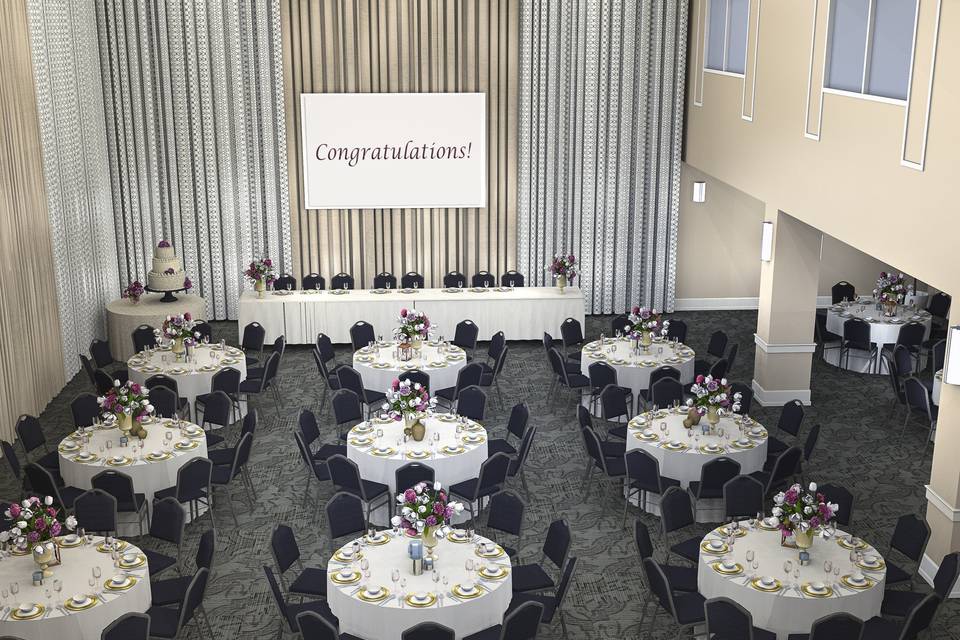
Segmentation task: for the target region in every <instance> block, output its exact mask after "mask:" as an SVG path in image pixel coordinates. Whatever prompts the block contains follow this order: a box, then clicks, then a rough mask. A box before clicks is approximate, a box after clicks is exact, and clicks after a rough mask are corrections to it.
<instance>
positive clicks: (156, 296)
mask: <svg viewBox="0 0 960 640" xmlns="http://www.w3.org/2000/svg"><path fill="white" fill-rule="evenodd" d="M176 295H177V301H176V302H160V298H162V297H163V294H162V293H147V294H144V295H143V296H142V297H141V298H140V302H138V303H137V304H133V303H132V302H130V300H128V299H125V298H118V299H117V300H114V301H112V302H109V303H107V336H108V337H109V339H110V350H111V351H112V352H113V357H114V358H116V359H117V360H126V359H127V358H129V357H130V356H132V355H133V354H134V353H135V352H134V350H133V330H134V329H136V328H137V327H139V326H140V325H142V324H146V325H149V326H151V327H153V328H155V329H156V328H157V327H159V326H160V325H161V324H163V321H164V320H165V319H166V318H167V316H171V315H176V314H178V313H188V312H189V313H190V315H192V316H193V318H194V319H195V320H199V319H202V318H204V317H206V313H207V302H206V300H204V299H203V298H201V297H200V296H194V295H187V294H184V293H178V294H176Z"/></svg>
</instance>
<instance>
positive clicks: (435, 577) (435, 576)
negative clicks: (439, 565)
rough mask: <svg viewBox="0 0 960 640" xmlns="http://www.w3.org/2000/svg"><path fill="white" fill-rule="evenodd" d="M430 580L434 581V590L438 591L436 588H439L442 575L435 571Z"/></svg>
mask: <svg viewBox="0 0 960 640" xmlns="http://www.w3.org/2000/svg"><path fill="white" fill-rule="evenodd" d="M430 579H431V580H433V588H434V589H436V588H437V585H438V584H439V583H440V574H439V573H437V570H436V569H434V570H433V571H432V572H431V573H430Z"/></svg>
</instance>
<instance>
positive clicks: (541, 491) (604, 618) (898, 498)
mask: <svg viewBox="0 0 960 640" xmlns="http://www.w3.org/2000/svg"><path fill="white" fill-rule="evenodd" d="M674 317H678V318H681V319H683V320H685V321H686V322H687V323H688V325H689V327H690V333H689V336H688V343H689V344H691V345H692V346H693V347H694V348H695V349H698V350H704V349H705V348H706V342H707V339H708V336H709V334H710V332H712V331H713V330H715V329H718V328H722V329H724V330H725V331H726V332H727V333H728V334H729V335H730V338H731V340H733V341H737V342H739V343H740V355H739V357H738V361H737V363H736V365H735V369H734V371H733V372H732V374H731V379H732V380H740V381H743V382H745V383H748V384H749V382H750V380H751V378H752V375H751V373H752V368H753V356H754V342H753V332H754V331H755V328H756V313H755V312H746V311H738V312H709V313H706V312H701V313H677V314H675V316H674ZM345 321H346V320H345ZM609 322H610V318H609V317H591V318H588V320H587V327H586V331H585V333H586V334H587V336H589V337H591V338H593V337H596V336H598V335H599V333H600V331H601V330H603V331H606V332H607V333H609ZM215 332H216V335H215V337H216V338H217V339H219V337H220V336H221V335H222V336H223V337H225V338H226V339H227V340H229V341H232V342H235V341H236V336H237V329H236V323H232V322H222V323H216V327H215ZM483 334H484V332H483V328H482V327H481V335H483ZM484 348H485V345H484ZM337 351H338V359H339V361H340V362H347V361H348V360H349V353H348V350H347V349H346V348H342V347H341V348H338V349H337ZM281 373H282V376H283V387H282V392H283V401H284V403H283V404H284V406H283V408H282V410H281V416H280V418H279V419H278V417H277V414H276V412H275V411H274V408H273V404H272V402H270V401H269V400H267V399H264V400H262V401H261V402H262V405H263V406H261V408H260V415H261V426H260V427H259V428H258V431H257V438H256V444H255V447H254V452H253V456H252V460H251V465H250V471H251V473H252V477H253V481H254V483H255V485H256V487H257V491H258V496H259V499H258V504H257V506H256V511H254V512H252V513H251V512H250V511H249V509H248V507H247V506H246V504H245V502H243V501H242V500H241V496H240V493H239V492H238V493H237V495H236V499H235V502H234V504H235V506H236V508H237V512H238V517H239V520H240V526H239V528H234V527H233V526H232V524H233V523H232V521H230V518H229V514H228V513H227V511H228V510H227V509H226V507H221V509H220V510H219V511H218V514H219V520H218V523H219V531H218V533H219V536H218V544H219V548H218V549H217V555H216V558H215V564H214V571H213V578H212V580H211V582H210V585H209V587H208V590H207V598H206V609H207V611H208V612H209V614H210V617H211V619H212V620H211V621H212V624H213V627H214V630H215V632H216V634H217V637H218V638H221V639H223V640H228V639H231V638H251V639H252V638H263V637H272V636H273V635H274V634H275V633H276V630H277V627H278V623H279V614H278V612H277V609H276V607H275V605H274V603H273V601H272V599H271V597H270V595H269V591H268V589H267V585H266V581H265V579H264V577H263V572H262V570H261V566H262V565H264V564H270V565H272V564H273V563H272V560H271V556H270V551H269V546H268V544H269V538H270V533H271V531H272V528H273V526H275V525H276V524H277V523H287V524H289V525H291V526H292V527H293V528H294V530H295V531H296V534H297V537H298V541H299V543H300V548H301V550H302V552H303V554H304V562H305V564H307V565H311V564H312V565H317V566H323V565H325V562H326V555H325V554H326V550H327V549H328V548H329V542H328V540H327V539H326V533H325V529H326V527H325V526H323V527H320V526H319V523H320V520H319V517H318V513H317V512H316V511H315V508H314V507H312V506H309V505H308V506H306V507H304V506H303V500H302V496H303V485H304V481H305V470H304V468H303V466H302V465H301V463H300V459H299V456H298V454H297V452H296V448H295V444H294V440H293V430H294V428H295V425H296V416H297V411H298V409H299V408H300V407H302V406H312V407H314V409H315V408H316V406H317V404H318V401H319V385H318V384H317V383H316V382H315V377H316V369H315V366H314V364H313V359H312V357H311V355H310V351H309V348H308V347H290V348H289V349H288V351H287V355H286V357H285V359H284V365H283V368H282V370H281ZM548 384H549V376H548V372H547V367H546V361H545V357H544V354H543V348H542V346H541V345H540V344H539V343H532V342H528V343H519V344H511V350H510V356H509V359H508V361H507V364H506V367H505V370H504V373H503V377H502V379H501V385H500V386H501V389H502V390H503V394H504V400H505V403H506V409H500V408H499V407H498V406H495V403H488V421H487V427H488V429H490V430H491V431H492V432H493V434H494V435H495V436H496V437H502V436H503V433H504V430H505V424H506V418H507V415H508V414H509V409H510V407H511V406H512V405H513V404H514V403H516V402H519V401H526V402H528V403H529V405H530V409H531V420H532V422H533V424H536V425H537V426H538V427H539V432H538V435H537V440H536V441H535V443H534V446H533V450H532V452H531V455H530V458H529V460H528V465H529V466H528V469H527V480H528V483H529V486H530V496H529V498H528V499H527V510H526V518H525V533H524V546H523V549H522V557H523V559H524V560H525V561H535V560H539V557H540V545H541V543H542V540H543V536H544V534H545V531H546V528H547V525H548V523H549V522H550V521H551V520H553V519H555V518H561V517H562V518H566V519H567V521H568V522H569V523H570V525H571V527H572V530H573V533H574V541H573V550H572V552H571V553H572V554H573V555H576V556H578V557H579V558H580V562H579V565H578V567H577V575H576V577H575V581H574V586H573V588H572V589H571V591H570V592H569V593H568V596H567V600H566V602H565V604H564V610H565V612H566V620H567V626H568V629H569V637H570V638H571V639H577V638H597V639H601V638H610V639H615V638H628V637H631V638H635V637H640V635H641V634H640V629H639V627H638V622H639V617H640V605H639V601H638V600H637V594H638V592H639V572H640V565H639V562H638V561H637V556H636V551H635V548H634V545H633V541H632V533H631V530H628V529H622V528H621V526H620V524H621V513H622V505H623V502H622V498H620V497H619V496H618V495H616V493H615V491H614V490H613V489H612V488H611V486H610V485H609V483H605V486H604V488H603V492H602V496H601V493H600V492H598V491H597V490H596V489H594V490H593V492H592V493H591V497H590V500H589V502H583V501H582V500H581V497H582V495H583V489H584V488H583V486H582V485H581V483H580V478H581V475H582V472H583V469H584V453H583V450H582V445H581V440H580V436H579V433H578V431H577V421H576V416H575V411H574V405H573V401H572V398H571V397H570V396H566V395H564V396H559V397H550V398H548V397H546V395H545V391H546V388H547V386H548ZM87 386H88V385H87V382H86V379H85V377H84V376H81V375H78V376H76V377H75V378H74V379H73V380H72V381H71V382H70V384H68V385H67V387H66V388H65V389H64V390H63V391H62V392H61V393H60V394H59V396H58V397H57V398H56V399H55V400H54V401H53V402H51V404H50V406H49V407H48V408H47V410H46V411H44V413H43V415H42V416H41V421H42V423H43V425H44V428H45V431H46V434H47V438H48V440H49V441H50V442H51V443H54V442H57V441H59V439H60V438H61V437H62V436H63V435H64V434H65V433H66V432H67V430H68V429H70V428H71V425H70V418H69V415H70V413H69V402H70V399H72V398H73V397H74V396H75V395H76V394H77V393H79V392H81V391H86V390H87ZM889 397H890V396H889V386H888V382H887V380H886V378H881V377H873V376H867V375H860V374H854V373H849V372H841V371H839V370H837V369H835V368H833V367H831V366H829V365H826V364H824V363H822V362H817V363H816V365H815V366H814V372H813V400H814V406H813V407H810V408H808V411H807V415H806V419H805V421H804V425H803V430H802V432H801V438H804V437H805V436H806V432H807V430H808V429H809V428H810V427H811V426H812V425H814V424H817V423H819V424H821V425H822V428H823V430H822V433H821V437H820V442H819V444H818V446H817V450H816V452H815V454H814V457H813V460H812V463H811V465H810V466H809V467H808V471H807V473H808V475H809V476H811V477H813V478H815V479H816V480H817V481H819V482H833V483H838V484H842V485H844V486H846V487H848V488H849V489H850V490H851V491H852V492H853V493H854V496H855V507H854V518H853V523H852V525H851V529H852V530H853V531H854V532H855V533H857V534H858V535H860V536H862V537H864V538H866V539H867V540H869V541H872V542H873V543H875V544H877V545H878V546H879V547H880V548H881V550H885V549H886V544H887V542H888V541H889V539H890V535H891V532H892V530H893V525H894V522H895V520H896V518H897V517H898V516H900V515H902V514H904V513H911V512H919V513H922V512H923V509H925V505H926V501H925V499H924V497H923V493H924V490H923V485H924V484H925V483H926V482H928V479H929V475H930V452H929V451H928V452H927V455H926V456H921V451H922V449H923V436H924V434H925V431H924V430H923V428H922V427H921V426H920V425H919V424H917V425H915V426H914V428H912V429H909V430H908V433H907V435H906V437H905V438H904V441H903V444H902V446H899V445H898V444H897V441H896V434H897V433H898V432H899V425H900V420H896V419H894V418H892V417H891V413H890V404H889ZM491 404H493V405H494V406H492V407H491ZM328 407H329V405H328ZM751 415H753V416H754V417H756V418H758V419H760V420H761V421H762V422H764V423H765V424H768V425H770V426H772V425H773V424H775V422H776V418H777V416H778V415H779V410H776V409H763V408H759V407H758V406H757V405H755V406H754V410H753V412H752V414H751ZM330 417H331V416H330V414H329V408H328V409H327V413H326V415H325V416H323V418H324V421H323V423H322V427H323V428H324V436H325V437H326V438H327V439H332V438H333V430H332V426H331V421H330ZM901 419H902V418H901ZM235 432H236V431H235V429H234V431H233V432H232V433H231V434H230V435H229V436H228V441H233V440H234V439H235V438H234V434H235ZM4 469H5V470H6V469H7V467H6V465H4ZM0 482H2V483H0V496H4V497H15V496H16V495H17V489H16V485H15V484H14V483H13V481H12V478H11V476H10V474H9V473H5V474H2V481H0ZM517 484H518V485H519V483H517ZM512 488H514V489H515V490H517V491H518V492H520V488H519V486H516V487H512ZM315 489H316V487H315V486H314V487H312V490H313V491H314V495H317V494H316V492H315ZM330 493H331V491H330V487H329V484H328V485H327V486H326V487H324V489H323V494H322V498H323V499H325V498H326V497H328V496H329V495H330ZM634 513H635V511H634ZM643 519H644V521H645V522H646V523H647V525H648V526H649V527H650V528H651V530H652V531H657V530H658V526H659V523H658V520H657V519H656V518H654V517H652V516H648V515H644V516H643ZM207 526H208V521H207V519H206V518H204V519H202V520H201V522H200V524H194V525H188V528H187V541H186V542H185V544H184V550H185V553H184V556H185V557H189V558H190V560H189V562H188V566H192V558H193V554H194V552H195V550H196V546H197V541H198V539H199V536H200V534H201V533H202V530H203V529H204V528H206V527H207ZM703 530H704V531H706V530H707V529H706V527H704V529H703ZM146 546H149V547H150V548H154V549H157V550H160V551H163V550H164V549H163V547H162V546H159V545H157V544H156V543H155V542H153V541H150V542H149V543H148V544H147V545H146ZM923 588H925V585H924V587H923ZM935 627H936V628H935V630H934V637H936V638H960V603H958V602H956V601H952V602H948V603H947V604H946V605H944V606H943V607H942V608H941V611H940V614H939V616H938V618H937V622H936V625H935ZM675 633H676V629H675V627H674V626H673V625H672V623H667V622H666V621H665V618H664V617H663V616H661V617H660V618H659V621H658V628H657V629H656V630H654V632H653V634H652V635H648V634H646V633H644V635H643V636H642V637H649V638H672V637H673V636H674V634H675ZM561 635H562V634H561V632H560V627H559V624H557V625H555V627H554V628H552V629H548V628H546V627H544V628H543V629H542V633H541V637H543V638H559V637H561ZM288 637H289V636H288Z"/></svg>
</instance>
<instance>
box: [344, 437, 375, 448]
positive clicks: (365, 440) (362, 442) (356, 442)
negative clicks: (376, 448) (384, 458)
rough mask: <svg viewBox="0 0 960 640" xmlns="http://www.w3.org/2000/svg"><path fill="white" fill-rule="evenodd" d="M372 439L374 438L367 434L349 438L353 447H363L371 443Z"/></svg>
mask: <svg viewBox="0 0 960 640" xmlns="http://www.w3.org/2000/svg"><path fill="white" fill-rule="evenodd" d="M373 440H374V439H373V438H371V437H369V436H367V437H360V438H350V440H349V442H350V444H352V445H353V446H355V447H365V446H367V445H370V444H373Z"/></svg>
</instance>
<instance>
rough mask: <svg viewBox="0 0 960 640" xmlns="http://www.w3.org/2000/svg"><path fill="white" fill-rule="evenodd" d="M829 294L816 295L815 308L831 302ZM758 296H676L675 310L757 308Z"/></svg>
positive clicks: (758, 306)
mask: <svg viewBox="0 0 960 640" xmlns="http://www.w3.org/2000/svg"><path fill="white" fill-rule="evenodd" d="M832 300H833V299H832V298H831V297H830V296H817V308H818V309H823V308H825V307H829V306H830V305H831V304H832ZM759 308H760V298H759V297H747V298H677V299H676V303H675V304H674V310H675V311H736V310H742V309H759Z"/></svg>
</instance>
